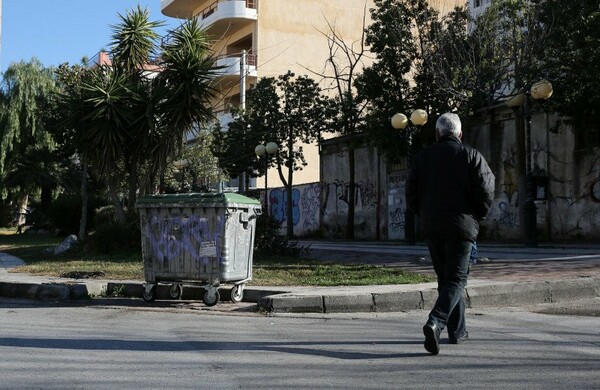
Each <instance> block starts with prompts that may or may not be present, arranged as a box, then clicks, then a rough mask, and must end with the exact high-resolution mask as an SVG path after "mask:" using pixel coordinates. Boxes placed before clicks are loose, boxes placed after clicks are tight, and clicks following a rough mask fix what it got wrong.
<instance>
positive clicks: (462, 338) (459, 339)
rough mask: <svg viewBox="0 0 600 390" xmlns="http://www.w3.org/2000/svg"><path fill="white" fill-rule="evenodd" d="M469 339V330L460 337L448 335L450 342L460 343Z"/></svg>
mask: <svg viewBox="0 0 600 390" xmlns="http://www.w3.org/2000/svg"><path fill="white" fill-rule="evenodd" d="M468 339H469V332H467V331H465V333H463V335H462V336H460V337H458V338H455V337H448V344H460V343H462V342H463V341H467V340H468Z"/></svg>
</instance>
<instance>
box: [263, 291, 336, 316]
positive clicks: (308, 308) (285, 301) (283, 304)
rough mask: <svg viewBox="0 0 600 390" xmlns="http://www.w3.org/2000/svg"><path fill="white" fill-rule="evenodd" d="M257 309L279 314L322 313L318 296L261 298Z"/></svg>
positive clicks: (320, 298) (321, 300)
mask: <svg viewBox="0 0 600 390" xmlns="http://www.w3.org/2000/svg"><path fill="white" fill-rule="evenodd" d="M257 306H258V308H259V309H262V310H266V311H268V312H279V313H323V310H324V309H323V297H321V296H318V295H312V296H308V295H306V296H298V295H287V294H281V295H269V296H266V297H264V298H261V299H260V300H259V301H258V304H257Z"/></svg>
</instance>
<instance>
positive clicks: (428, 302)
mask: <svg viewBox="0 0 600 390" xmlns="http://www.w3.org/2000/svg"><path fill="white" fill-rule="evenodd" d="M420 294H421V300H422V301H423V308H424V309H427V310H429V309H431V308H432V307H433V305H435V301H437V298H438V292H437V289H429V290H422V291H420Z"/></svg>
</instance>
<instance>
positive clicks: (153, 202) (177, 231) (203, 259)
mask: <svg viewBox="0 0 600 390" xmlns="http://www.w3.org/2000/svg"><path fill="white" fill-rule="evenodd" d="M136 208H137V209H138V211H139V214H140V227H141V234H142V237H141V238H142V256H143V260H144V276H145V280H146V283H145V285H144V292H143V298H144V300H145V301H147V302H151V301H153V300H154V299H155V297H156V288H157V285H158V284H159V283H165V284H170V288H169V295H170V296H171V298H173V299H178V298H181V295H182V293H183V287H182V284H201V285H203V286H204V288H205V294H204V298H203V301H204V303H205V304H206V305H208V306H214V305H216V304H217V303H218V302H219V300H220V295H219V288H220V285H221V283H230V284H233V287H232V289H231V300H232V301H233V302H240V301H241V300H242V298H243V290H244V284H245V283H246V282H247V281H249V280H251V279H252V257H253V250H254V236H255V231H256V218H257V216H258V215H259V214H260V213H261V205H260V202H259V201H258V200H256V199H252V198H248V197H245V196H243V195H239V194H235V193H218V194H214V193H190V194H165V195H149V196H145V197H142V198H140V199H139V200H138V202H137V204H136Z"/></svg>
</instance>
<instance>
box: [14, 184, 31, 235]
mask: <svg viewBox="0 0 600 390" xmlns="http://www.w3.org/2000/svg"><path fill="white" fill-rule="evenodd" d="M28 203H29V195H28V194H27V193H26V192H24V193H20V194H19V198H18V199H17V213H18V214H17V228H18V232H19V233H21V229H22V228H23V226H24V225H25V223H26V222H27V218H26V216H27V204H28Z"/></svg>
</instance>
